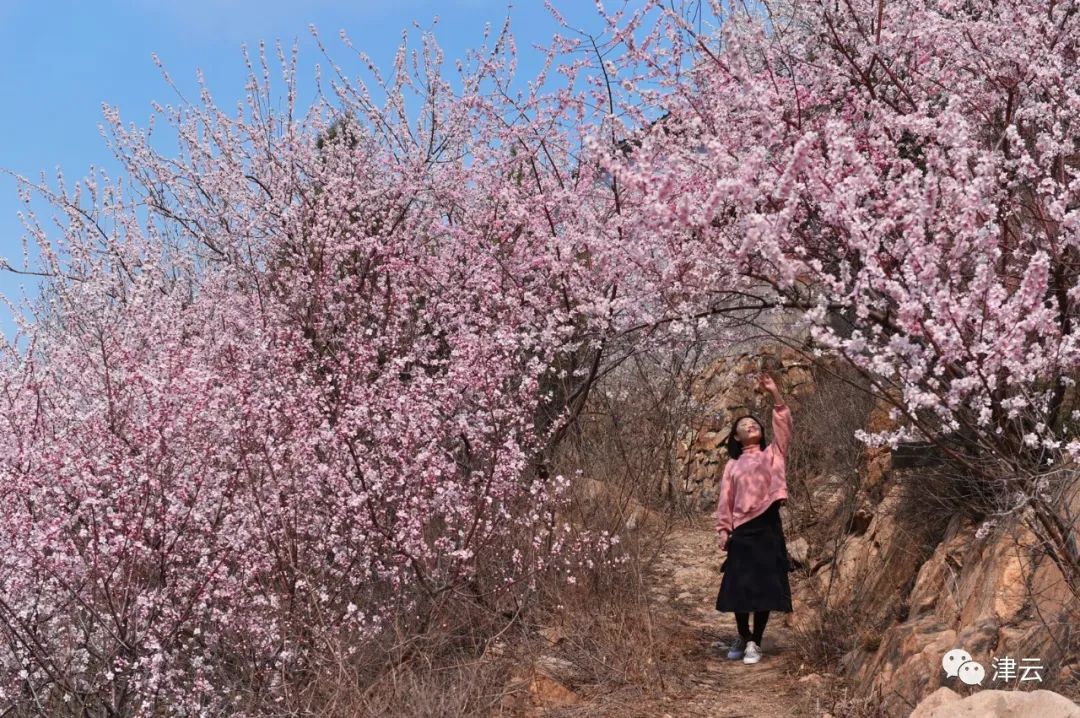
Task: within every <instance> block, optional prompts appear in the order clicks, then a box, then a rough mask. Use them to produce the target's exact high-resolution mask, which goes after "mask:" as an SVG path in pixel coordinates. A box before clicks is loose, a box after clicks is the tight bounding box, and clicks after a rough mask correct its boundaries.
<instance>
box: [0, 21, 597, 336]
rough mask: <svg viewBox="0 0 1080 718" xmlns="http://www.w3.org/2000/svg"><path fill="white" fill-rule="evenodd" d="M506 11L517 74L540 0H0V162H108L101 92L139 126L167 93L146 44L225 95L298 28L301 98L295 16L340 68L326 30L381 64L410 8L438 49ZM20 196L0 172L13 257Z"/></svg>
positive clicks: (4, 248) (305, 43)
mask: <svg viewBox="0 0 1080 718" xmlns="http://www.w3.org/2000/svg"><path fill="white" fill-rule="evenodd" d="M554 5H555V6H556V7H557V8H558V9H559V11H560V12H561V13H563V15H564V16H565V17H566V18H567V20H568V21H570V22H571V23H573V24H575V25H576V26H578V27H580V28H582V29H584V30H587V31H590V32H597V33H599V32H600V30H601V23H600V20H599V18H598V17H597V15H596V12H595V9H594V5H593V3H592V2H591V1H590V0H555V2H554ZM508 12H509V14H510V18H511V25H512V28H513V32H514V35H515V38H516V40H517V45H518V50H519V76H520V77H521V78H523V80H524V79H527V78H528V77H530V76H531V75H532V74H533V72H534V71H535V69H537V68H538V67H539V60H540V54H539V52H538V51H536V50H533V49H532V45H533V44H535V43H546V42H547V41H549V40H550V39H551V36H552V35H553V34H554V33H555V32H556V30H557V27H556V25H555V23H554V21H553V20H552V19H551V17H550V15H549V14H548V12H547V11H546V10H545V9H544V5H543V2H542V0H518V2H517V3H515V4H514V5H512V6H508V4H507V2H506V0H444V1H443V2H437V1H435V0H303V1H296V2H288V1H287V0H214V1H211V0H183V1H181V2H177V1H176V0H172V1H170V2H166V1H165V0H81V1H80V0H47V1H42V0H0V93H2V94H0V97H3V105H4V108H5V111H4V112H2V113H0V137H2V138H4V139H3V141H2V142H0V168H3V169H6V170H10V171H13V172H16V173H18V174H22V175H27V176H30V177H32V178H36V177H37V176H38V175H39V173H40V172H42V171H44V172H45V173H46V176H47V178H48V179H49V180H50V182H51V180H52V178H53V177H54V176H55V171H56V168H57V167H60V168H61V169H63V171H64V175H65V179H66V180H67V182H68V183H73V182H74V181H75V180H77V179H81V178H82V177H83V176H85V175H86V174H87V172H88V170H89V168H90V166H91V165H94V166H98V167H104V168H105V169H106V170H114V168H115V164H114V163H113V162H112V160H111V155H110V153H109V151H108V149H107V148H106V146H105V142H104V140H103V139H102V138H101V136H100V134H99V130H98V125H99V124H100V123H101V103H102V102H108V103H109V104H110V105H113V106H116V107H118V108H119V109H120V112H121V116H122V117H123V118H124V119H125V122H127V123H130V122H135V123H136V124H138V125H139V126H145V125H146V122H147V120H148V118H149V117H150V114H151V108H150V103H151V102H153V101H159V102H161V103H162V104H166V103H170V102H171V103H174V104H175V101H176V99H175V95H174V94H173V91H172V90H171V89H170V88H169V87H168V86H167V85H166V83H165V82H164V80H163V79H162V77H161V75H160V73H159V71H158V69H157V67H155V66H154V63H153V62H152V60H151V54H152V53H157V54H158V56H159V57H160V58H161V60H162V62H163V63H164V65H165V67H166V69H167V70H168V72H169V74H170V76H171V77H172V78H173V79H174V81H176V82H177V84H178V85H179V86H180V87H181V88H182V89H184V90H185V91H189V90H191V89H192V88H194V87H195V71H196V68H200V69H202V71H203V72H204V73H205V75H206V78H207V81H208V84H209V86H210V89H211V91H212V92H213V94H214V97H215V100H216V101H217V103H218V104H219V105H221V106H223V107H231V106H235V103H236V100H237V99H239V98H241V97H243V95H244V92H243V84H244V80H245V78H246V68H245V67H244V64H243V58H242V56H241V52H240V48H241V45H243V44H247V46H248V48H249V49H251V50H252V51H254V50H255V48H257V46H258V42H259V41H260V40H266V41H267V42H268V45H269V46H270V47H272V46H273V42H274V41H275V40H281V41H282V42H283V43H284V44H285V45H286V47H290V46H291V45H292V43H293V41H294V40H298V41H299V47H300V57H299V64H300V69H299V73H298V74H299V75H300V78H301V90H302V94H301V96H300V99H301V104H305V105H306V104H307V103H309V102H310V101H311V99H312V96H313V89H312V88H313V82H311V80H312V79H313V76H314V66H315V64H316V63H318V62H320V60H322V58H321V56H320V54H319V51H318V49H317V48H316V47H315V45H314V41H313V40H312V38H311V36H310V34H309V32H308V25H309V24H312V23H313V24H315V26H316V27H317V28H318V31H319V34H320V36H321V38H322V40H323V42H324V44H325V45H326V46H327V47H328V49H329V51H330V53H331V56H332V57H333V58H334V59H335V60H337V61H338V62H339V63H340V64H342V65H343V66H345V67H349V61H350V57H351V56H350V52H349V51H348V50H347V49H346V48H344V47H343V46H342V45H341V43H340V41H339V40H338V31H339V30H340V29H345V30H346V31H347V32H348V34H349V36H350V38H351V39H352V41H353V42H354V44H355V45H357V46H358V47H360V48H362V49H364V50H365V51H366V52H367V53H368V54H369V55H371V57H372V58H373V59H374V60H375V61H376V63H377V64H378V65H379V66H380V67H381V68H389V67H390V64H391V62H392V60H393V54H394V51H395V50H396V49H397V46H398V43H399V41H400V38H401V32H402V30H404V29H406V28H410V27H411V26H412V23H413V21H414V20H415V21H417V22H419V23H420V24H421V25H422V26H430V25H431V22H432V20H433V18H434V17H435V16H436V15H437V16H438V18H439V20H438V24H437V25H436V26H435V28H434V29H435V35H436V38H437V40H438V42H439V44H440V45H441V46H442V48H443V50H444V52H445V55H446V57H447V60H448V61H450V60H452V59H453V58H455V57H458V56H461V55H462V54H463V52H464V50H465V49H466V48H469V47H473V46H476V45H478V44H479V43H480V42H481V39H482V33H483V29H484V24H485V23H486V22H490V23H491V24H492V25H493V26H494V27H496V28H497V27H498V26H499V25H500V24H501V23H502V20H503V19H504V18H505V17H506V15H507V13H508ZM271 57H272V55H271ZM322 64H323V65H324V67H325V62H323V63H322ZM451 66H452V65H451ZM193 95H197V93H194V92H191V94H190V95H189V96H193ZM110 174H113V175H115V171H111V172H110ZM20 207H21V204H20V203H19V201H18V197H17V195H16V185H15V182H14V181H13V180H12V179H11V178H10V177H8V176H6V175H3V176H0V256H3V257H6V258H8V260H9V261H10V262H11V264H12V265H13V266H15V267H17V268H21V267H22V244H21V240H20V238H21V237H22V235H23V227H22V225H21V224H20V222H19V220H18V218H17V216H16V212H18V210H19V209H20ZM31 251H32V252H33V248H31ZM32 256H33V255H32ZM20 286H24V287H25V288H26V291H27V293H28V294H30V295H31V296H33V295H34V294H35V293H36V284H35V283H34V280H33V278H32V277H28V276H24V275H15V274H12V273H10V272H4V271H0V294H3V295H5V296H7V297H8V298H10V299H12V300H14V301H16V302H17V301H18V299H19V295H20ZM14 329H15V327H14V324H13V322H12V318H11V316H10V312H9V310H8V309H7V308H6V307H5V306H3V305H0V331H3V332H4V334H5V335H7V336H8V338H9V339H10V338H11V337H12V335H13V334H14Z"/></svg>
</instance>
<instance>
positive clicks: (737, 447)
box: [726, 414, 769, 459]
mask: <svg viewBox="0 0 1080 718" xmlns="http://www.w3.org/2000/svg"><path fill="white" fill-rule="evenodd" d="M746 418H750V419H753V420H754V421H756V422H757V425H758V429H759V430H760V434H761V439H760V440H759V441H758V446H760V447H761V450H762V451H764V450H765V447H767V446H768V445H769V442H767V441H765V425H764V424H762V423H761V420H760V419H758V418H757V417H756V416H754V415H753V414H745V415H743V416H740V417H739V418H738V419H736V420H735V423H733V424H732V425H731V431H729V432H728V437H727V439H726V442H727V455H728V458H730V459H737V458H739V457H740V456H741V455H742V442H741V441H739V439H738V438H737V437H736V436H735V427H737V426H738V425H739V422H740V421H742V420H743V419H746Z"/></svg>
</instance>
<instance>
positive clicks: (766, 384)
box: [758, 372, 780, 396]
mask: <svg viewBox="0 0 1080 718" xmlns="http://www.w3.org/2000/svg"><path fill="white" fill-rule="evenodd" d="M758 387H760V388H762V389H764V390H765V391H767V392H769V393H770V394H772V395H773V396H779V395H780V390H779V389H777V388H776V382H775V381H773V378H772V377H771V376H769V375H768V374H766V373H765V372H762V373H761V374H759V375H758Z"/></svg>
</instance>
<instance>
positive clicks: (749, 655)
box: [742, 641, 761, 663]
mask: <svg viewBox="0 0 1080 718" xmlns="http://www.w3.org/2000/svg"><path fill="white" fill-rule="evenodd" d="M760 660H761V648H759V647H758V644H757V643H755V642H754V641H747V643H746V650H745V651H743V657H742V662H743V663H757V662H758V661H760Z"/></svg>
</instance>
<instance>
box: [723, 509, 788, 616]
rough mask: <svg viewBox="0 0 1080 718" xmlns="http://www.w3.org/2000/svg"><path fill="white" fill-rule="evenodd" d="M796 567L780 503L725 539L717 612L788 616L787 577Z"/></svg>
mask: <svg viewBox="0 0 1080 718" xmlns="http://www.w3.org/2000/svg"><path fill="white" fill-rule="evenodd" d="M794 570H795V567H794V566H793V565H792V563H791V559H790V558H789V556H788V552H787V543H786V542H785V541H784V527H783V524H782V523H781V521H780V500H779V499H777V500H776V501H774V502H773V503H772V504H771V505H770V506H769V508H768V509H767V510H766V511H765V513H763V514H761V515H759V516H755V517H754V518H752V519H750V520H749V521H747V522H746V523H744V524H739V525H738V526H736V527H735V530H734V531H732V532H731V536H730V537H729V538H728V549H727V558H726V559H725V560H724V563H723V564H722V565H721V566H720V571H721V573H723V574H724V575H723V578H722V579H721V581H720V591H719V593H717V594H716V610H717V611H722V612H739V613H750V612H753V611H786V612H791V586H790V584H789V583H788V573H789V572H791V571H794Z"/></svg>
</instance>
